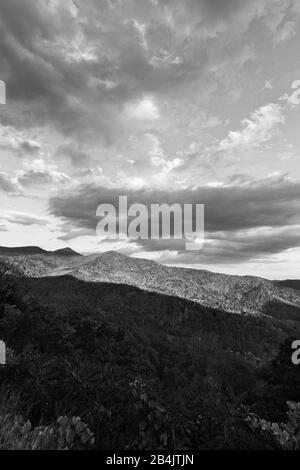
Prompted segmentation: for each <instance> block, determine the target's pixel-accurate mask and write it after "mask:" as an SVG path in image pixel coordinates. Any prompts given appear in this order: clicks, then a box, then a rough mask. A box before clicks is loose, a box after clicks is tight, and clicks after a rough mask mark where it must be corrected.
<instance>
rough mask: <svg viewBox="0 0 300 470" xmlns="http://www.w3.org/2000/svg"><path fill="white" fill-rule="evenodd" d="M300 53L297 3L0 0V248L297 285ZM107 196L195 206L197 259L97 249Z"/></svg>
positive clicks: (111, 245)
mask: <svg viewBox="0 0 300 470" xmlns="http://www.w3.org/2000/svg"><path fill="white" fill-rule="evenodd" d="M299 44H300V2H299V0H184V1H183V0H74V1H72V0H64V1H58V0H1V2H0V79H1V80H3V81H5V82H6V87H7V98H6V100H7V102H6V105H0V197H1V213H0V245H7V246H12V245H39V246H41V247H43V248H46V249H56V248H60V247H63V246H66V245H68V246H71V247H72V248H74V249H76V250H79V251H81V252H91V251H103V250H107V249H121V250H122V251H123V252H124V253H128V254H133V255H135V256H142V257H151V258H153V259H158V260H160V261H162V262H164V263H170V264H176V265H183V266H193V267H195V268H206V269H211V270H214V271H223V272H227V273H233V274H255V275H261V276H266V277H270V278H283V277H296V278H299V276H300V171H299V170H300V158H299V146H300V132H299V123H300V106H299V105H297V103H296V102H295V99H294V97H295V93H297V86H299V85H300V82H299V83H298V85H297V80H300V55H299ZM293 84H294V87H296V88H292V85H293ZM298 97H300V93H298ZM120 194H127V195H128V196H129V198H130V200H131V201H132V202H138V203H145V204H150V203H151V202H170V203H171V202H179V203H182V204H183V203H187V202H194V203H204V204H205V229H206V242H205V247H204V249H203V250H201V251H198V252H187V251H184V250H183V249H182V246H181V245H180V244H178V243H177V244H176V243H175V242H168V241H152V242H151V241H147V240H146V241H145V240H143V241H138V242H136V241H135V242H133V241H128V242H126V243H124V242H118V243H116V242H99V239H98V238H97V237H96V232H95V230H96V224H97V219H96V217H95V213H96V208H97V206H98V204H100V203H102V202H103V203H105V202H115V201H116V200H117V198H118V196H119V195H120Z"/></svg>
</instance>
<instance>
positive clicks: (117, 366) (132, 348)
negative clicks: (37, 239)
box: [0, 266, 300, 450]
mask: <svg viewBox="0 0 300 470" xmlns="http://www.w3.org/2000/svg"><path fill="white" fill-rule="evenodd" d="M0 281H1V282H0V339H2V340H3V341H5V343H6V346H7V364H6V365H5V366H1V369H0V408H1V409H0V449H99V450H104V449H105V450H112V449H114V450H115V449H120V450H121V449H122V450H123V449H130V450H138V449H147V450H158V449H162V450H184V449H189V450H190V449H192V450H202V449H208V450H209V449H236V450H240V449H298V448H299V446H300V434H299V424H300V405H299V402H300V398H299V392H300V374H299V372H300V369H299V367H300V366H299V367H298V368H297V366H295V365H294V364H293V363H292V361H291V355H292V352H293V350H292V349H291V345H292V342H293V341H294V340H295V339H298V338H300V323H299V319H300V315H299V316H297V315H296V314H295V312H294V311H293V312H289V311H288V309H287V311H285V312H283V313H282V315H281V312H280V311H279V310H278V309H279V308H280V306H278V305H276V304H274V305H270V306H269V308H268V314H267V315H264V316H262V315H261V316H254V315H237V314H232V313H228V312H224V311H222V310H215V309H209V308H204V307H202V306H201V305H199V304H196V303H193V302H189V301H187V300H184V299H180V298H176V297H172V296H164V295H160V294H157V293H150V292H145V291H142V290H140V289H137V288H134V287H130V286H127V285H121V284H108V283H96V282H94V283H89V282H84V281H80V280H78V279H75V278H72V277H71V276H62V277H57V278H55V277H53V278H39V279H34V278H25V277H22V276H20V275H15V274H13V273H8V272H7V270H6V269H5V267H4V266H1V270H0ZM299 314H300V312H299Z"/></svg>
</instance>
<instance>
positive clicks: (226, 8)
mask: <svg viewBox="0 0 300 470" xmlns="http://www.w3.org/2000/svg"><path fill="white" fill-rule="evenodd" d="M164 3H165V4H166V5H167V7H168V9H169V10H170V14H171V16H172V21H173V23H172V25H171V24H169V23H168V22H167V20H166V18H165V16H164V14H162V11H161V5H159V4H158V5H157V6H155V4H154V2H150V1H149V0H147V1H145V0H143V1H142V0H140V1H139V2H138V3H137V2H136V1H132V0H127V1H126V2H117V3H114V2H112V3H110V2H108V1H104V0H103V1H102V2H94V1H93V0H88V1H77V2H76V7H75V3H74V2H71V1H66V2H57V5H56V7H53V8H50V7H49V5H50V2H48V1H45V2H41V1H33V0H22V1H20V0H2V1H1V3H0V67H1V73H2V75H3V78H5V79H6V82H7V89H8V102H9V103H10V105H13V104H15V105H19V107H20V109H19V113H17V115H15V116H14V117H12V116H10V117H8V116H6V118H5V119H6V120H8V121H9V123H10V124H11V125H16V126H21V127H22V126H23V127H30V126H47V125H51V126H54V127H55V128H56V129H57V130H58V131H59V132H61V133H63V134H65V135H72V136H75V137H76V139H77V140H78V141H80V140H82V139H83V138H84V139H86V140H87V141H90V139H91V137H94V138H96V137H102V138H103V141H104V142H105V143H106V144H111V143H112V142H114V141H115V140H116V139H117V138H118V137H119V136H120V135H122V125H123V124H124V123H122V119H121V117H120V113H121V111H122V107H123V106H124V104H126V103H127V102H128V101H130V100H134V99H138V98H141V97H142V96H143V95H144V94H145V93H146V94H147V93H154V94H155V95H157V96H161V97H162V98H165V97H166V96H168V95H172V93H174V91H175V90H176V91H175V93H176V98H178V94H179V93H180V92H181V93H182V94H183V95H185V94H186V93H187V94H189V91H188V90H189V88H188V85H189V84H191V83H193V82H197V83H199V81H203V85H207V83H208V77H209V80H210V84H211V83H212V81H213V76H212V74H211V73H210V66H211V65H213V68H214V70H215V71H217V70H218V63H216V59H215V58H213V57H214V54H213V53H212V51H213V50H215V48H216V46H217V45H216V43H215V42H214V41H212V42H210V40H209V38H205V34H204V38H202V36H201V34H200V33H199V31H200V32H201V28H202V25H204V26H205V21H208V22H210V21H216V22H218V21H219V18H221V21H222V23H223V22H224V21H225V20H226V18H227V15H229V14H232V15H235V14H240V11H242V12H243V13H244V16H245V23H246V24H248V22H249V21H250V20H251V18H253V16H254V14H255V12H256V10H257V9H256V8H255V5H256V4H257V1H254V2H252V3H251V4H253V5H254V6H253V7H252V8H249V7H248V8H245V6H244V4H245V2H241V1H237V0H226V1H225V0H223V1H221V0H213V1H208V0H205V1H202V2H198V1H196V0H189V1H187V2H181V1H180V2H178V1H174V2H164ZM267 3H268V2H267ZM137 5H138V7H137ZM77 8H78V12H77V13H76V9H77ZM72 9H73V10H72ZM244 10H245V12H244ZM248 10H249V11H248ZM135 18H137V21H138V23H135ZM204 19H205V21H204ZM144 23H145V24H146V23H147V28H145V30H143V27H145V24H144ZM190 24H191V25H194V26H193V27H192V29H191V31H190V35H191V37H190V38H189V37H188V36H187V34H186V33H185V31H186V30H187V26H189V25H190ZM236 24H239V23H238V22H237V23H235V22H233V25H234V27H235V25H236ZM136 25H138V26H136ZM139 28H142V29H140V30H139ZM195 28H196V29H197V28H198V29H199V31H198V32H197V34H195V35H194V34H193V29H195ZM231 28H232V20H230V22H228V23H227V24H226V27H225V29H227V30H230V29H231ZM143 31H144V33H143ZM143 34H144V37H143ZM191 38H192V39H193V40H191ZM203 41H204V42H203ZM204 44H205V47H204ZM230 51H232V47H231V48H230ZM227 52H228V51H227ZM227 56H228V57H227V59H226V57H225V55H224V54H222V57H220V60H219V62H220V64H219V65H220V66H221V67H226V64H227V66H228V63H229V62H230V61H231V60H232V52H230V53H228V54H227ZM176 59H177V60H178V61H177V63H175V62H176ZM174 61H175V62H174ZM1 78H2V77H1ZM180 90H181V91H180ZM21 108H22V111H21ZM29 110H30V113H29V112H28V111H29ZM3 119H4V117H3Z"/></svg>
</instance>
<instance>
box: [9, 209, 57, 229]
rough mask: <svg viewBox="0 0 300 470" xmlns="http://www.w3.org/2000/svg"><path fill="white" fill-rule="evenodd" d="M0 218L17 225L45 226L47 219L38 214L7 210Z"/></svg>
mask: <svg viewBox="0 0 300 470" xmlns="http://www.w3.org/2000/svg"><path fill="white" fill-rule="evenodd" d="M0 220H2V221H7V222H10V223H12V224H17V225H26V226H29V225H40V226H46V225H47V224H48V219H46V218H45V217H41V216H39V215H34V214H28V213H26V212H17V211H7V212H6V213H5V214H4V215H2V216H1V218H0Z"/></svg>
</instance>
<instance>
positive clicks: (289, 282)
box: [275, 279, 300, 290]
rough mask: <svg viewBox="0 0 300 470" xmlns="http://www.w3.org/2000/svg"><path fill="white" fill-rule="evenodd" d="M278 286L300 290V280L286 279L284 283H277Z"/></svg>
mask: <svg viewBox="0 0 300 470" xmlns="http://www.w3.org/2000/svg"><path fill="white" fill-rule="evenodd" d="M275 282H276V281H275ZM276 284H277V285H278V286H282V287H289V288H290V289H296V290H300V280H299V279H285V280H284V281H277V282H276Z"/></svg>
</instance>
